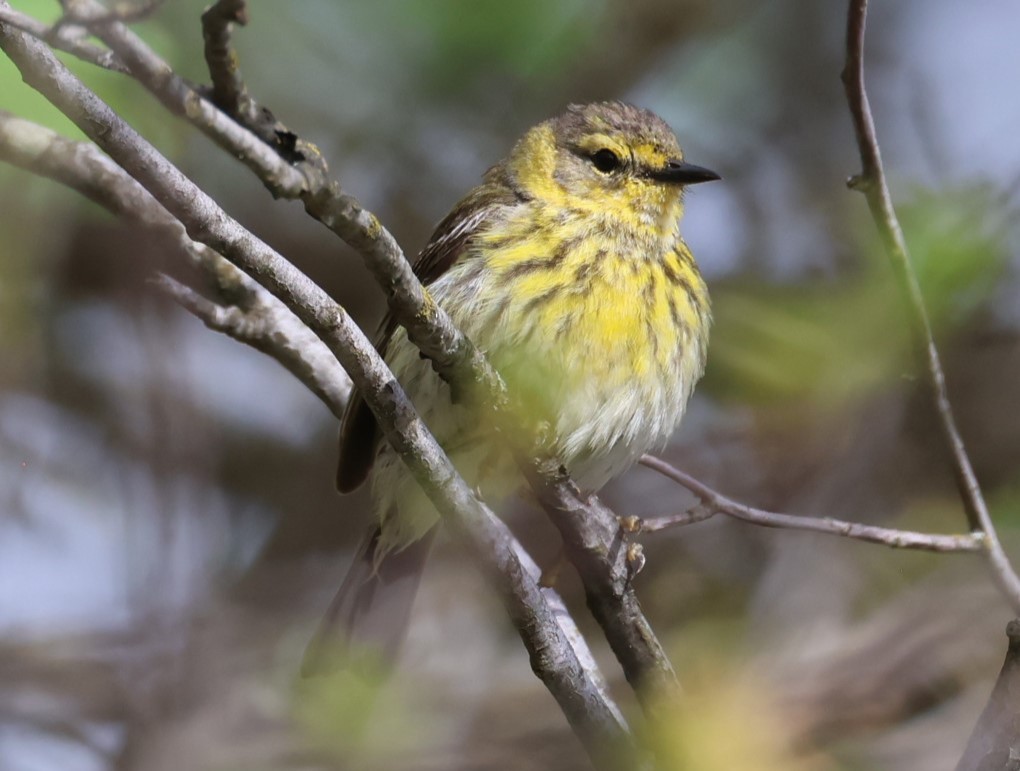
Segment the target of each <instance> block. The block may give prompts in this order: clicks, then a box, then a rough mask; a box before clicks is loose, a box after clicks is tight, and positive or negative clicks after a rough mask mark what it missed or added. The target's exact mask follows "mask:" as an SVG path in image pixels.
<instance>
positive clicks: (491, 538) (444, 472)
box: [0, 0, 631, 768]
mask: <svg viewBox="0 0 1020 771" xmlns="http://www.w3.org/2000/svg"><path fill="white" fill-rule="evenodd" d="M4 5H6V2H4V0H0V7H2V6H4ZM0 48H2V49H3V50H4V51H5V53H7V55H8V56H9V57H10V58H11V59H12V61H14V63H15V65H16V66H17V67H18V68H19V69H20V70H21V73H22V76H23V77H24V78H25V81H26V82H27V83H29V85H31V86H32V87H34V88H36V89H37V90H38V91H39V92H40V93H42V94H43V96H45V97H46V98H47V99H48V100H50V101H51V102H52V103H53V104H54V105H55V106H56V107H57V108H58V109H60V110H61V111H62V112H63V113H64V114H65V115H67V116H68V117H69V118H71V119H72V120H73V121H74V122H75V123H76V124H77V125H78V126H79V128H81V129H82V131H84V132H85V133H86V134H87V135H88V136H89V137H90V138H91V139H92V140H93V141H95V142H96V143H97V144H98V145H99V146H100V147H101V148H102V149H103V150H104V151H106V152H107V153H108V154H109V155H110V156H111V157H112V158H113V159H114V160H115V161H116V162H117V163H118V164H119V165H120V166H121V167H122V168H123V169H124V170H125V171H127V172H128V173H129V174H131V176H133V177H134V178H135V179H136V180H138V181H139V182H140V183H141V184H142V185H143V186H144V187H145V188H146V189H147V190H148V191H149V192H150V193H152V194H153V195H154V196H155V197H156V198H157V199H158V200H159V201H160V202H161V203H162V204H163V205H164V206H165V207H166V208H167V209H168V210H169V211H170V212H171V213H172V214H173V215H174V216H175V217H177V218H178V219H179V220H180V221H181V222H182V223H183V224H184V225H185V227H186V228H187V230H188V233H189V234H190V235H191V236H192V237H193V238H195V239H196V240H198V241H201V242H202V243H204V244H206V245H207V246H209V247H210V248H212V249H214V250H216V251H217V252H219V253H220V254H222V255H224V256H225V257H226V258H227V259H229V260H231V261H232V262H234V263H235V264H236V265H238V267H240V268H241V269H243V270H245V271H246V272H248V273H249V274H251V275H254V276H257V277H258V278H259V279H260V281H261V282H262V283H263V284H264V285H265V286H267V287H269V288H270V289H271V291H273V293H274V294H276V295H277V296H278V297H280V298H281V299H282V300H284V301H285V302H286V303H287V305H288V307H290V308H291V309H292V310H293V311H294V312H295V313H296V314H297V315H298V316H299V318H301V320H302V321H304V322H305V323H306V324H307V325H308V326H309V327H310V328H311V329H313V330H314V331H315V333H316V334H317V335H318V336H319V337H320V338H321V339H322V340H323V341H324V342H326V343H327V345H328V346H329V348H330V350H331V351H332V352H333V353H334V354H335V355H336V357H337V358H338V359H339V360H340V362H341V364H342V365H343V366H344V367H345V369H346V370H347V371H348V373H349V374H350V375H351V377H352V379H353V380H354V381H355V383H356V384H357V386H358V388H359V389H360V391H361V393H362V394H363V396H364V398H365V401H366V403H367V404H368V405H369V407H370V408H371V409H372V411H373V412H374V413H375V415H376V418H377V420H378V423H379V426H380V427H381V428H382V430H383V432H384V434H385V435H386V438H387V439H388V440H389V442H390V444H391V445H392V446H393V447H394V449H395V450H396V451H397V453H398V454H399V455H400V457H401V459H402V460H403V461H404V462H405V463H406V464H407V465H408V467H409V468H410V470H411V471H412V473H413V474H414V476H415V478H416V480H417V481H418V483H419V484H420V485H421V487H422V489H423V490H424V491H425V492H426V494H427V495H428V496H429V498H430V499H431V500H432V502H433V503H434V504H435V505H436V507H437V509H439V511H440V512H441V513H442V514H443V516H444V519H445V521H446V522H447V523H448V524H450V525H452V527H453V530H454V532H455V533H457V534H458V535H459V536H460V537H461V538H462V539H464V540H465V541H466V542H467V543H468V544H469V546H468V551H469V553H470V554H472V555H473V556H474V557H475V558H476V559H477V560H478V561H479V562H480V563H481V566H482V567H483V569H484V571H485V572H486V574H487V575H488V576H489V578H490V580H491V581H492V582H493V584H494V585H495V586H496V588H497V589H498V590H499V592H500V594H501V596H502V598H503V601H504V604H505V606H506V609H507V611H508V613H509V615H510V617H511V619H512V620H513V621H514V624H515V626H516V627H517V629H518V632H519V633H520V636H521V638H522V640H523V642H524V644H525V646H526V648H527V649H528V651H529V653H530V655H531V661H532V667H533V669H534V670H535V672H536V674H538V675H539V677H541V678H542V680H543V682H544V683H545V684H546V686H547V687H548V689H549V690H550V692H551V693H552V694H553V696H554V697H555V698H556V699H557V701H558V702H559V704H560V707H561V708H562V710H563V712H564V714H565V715H566V717H567V719H568V721H569V722H570V724H571V726H572V727H573V728H574V730H575V732H576V733H577V734H578V736H579V738H580V739H581V741H582V743H583V744H584V746H585V749H586V750H587V752H588V754H589V756H590V758H591V759H592V762H593V763H594V764H595V765H596V767H599V768H616V767H618V766H619V765H620V763H622V762H623V761H622V760H621V757H622V756H621V755H620V754H619V753H627V754H628V755H629V753H630V751H631V743H630V739H629V736H628V733H627V731H626V729H625V727H624V726H622V725H621V724H620V722H619V720H618V718H617V714H618V712H617V711H616V710H615V709H614V708H611V707H610V705H609V704H607V703H606V701H605V699H604V697H603V694H602V693H601V692H600V690H599V689H598V688H597V687H596V685H595V684H594V683H592V681H591V680H590V678H589V677H588V675H587V672H586V671H585V668H584V667H583V666H582V665H581V663H580V662H579V661H578V658H577V654H576V653H575V652H574V649H573V647H572V646H571V645H570V642H569V640H568V639H567V638H566V636H565V635H564V633H563V630H562V629H561V627H560V626H559V624H558V623H557V622H556V618H555V615H554V614H553V612H552V610H551V609H550V608H549V605H548V604H547V603H546V601H545V597H544V596H543V594H542V592H541V590H540V589H539V587H538V585H537V583H536V582H535V581H534V580H532V579H531V578H530V577H529V576H528V575H527V574H526V572H525V570H524V568H523V566H522V565H521V563H520V561H519V560H518V559H517V557H516V554H515V553H514V548H513V544H512V542H511V538H510V536H509V532H508V531H507V530H506V528H505V526H503V525H502V523H499V522H498V520H496V519H495V517H494V515H493V514H492V512H491V511H489V510H488V509H487V508H486V507H485V506H484V504H482V503H481V502H480V501H479V500H478V499H477V498H476V497H475V496H474V494H473V492H472V491H471V490H470V488H469V487H468V486H467V484H465V482H464V481H463V480H462V479H461V478H460V477H459V476H458V474H457V472H456V470H455V469H454V467H453V466H452V464H451V463H450V461H449V459H448V458H447V457H446V456H445V454H444V453H443V451H442V449H441V448H440V447H439V445H438V444H437V443H436V441H435V439H434V438H433V437H432V436H431V434H430V433H429V432H428V430H427V428H426V427H425V426H424V424H423V423H422V422H421V419H420V418H419V417H418V415H417V414H416V413H415V411H414V408H413V406H412V405H411V403H410V401H409V400H408V399H407V396H406V394H404V392H403V390H402V389H401V388H400V386H399V384H398V383H397V382H396V381H395V380H394V379H393V376H392V373H390V372H389V370H388V369H387V368H386V366H385V364H384V363H383V361H382V359H381V358H380V357H379V355H378V353H377V352H376V351H375V349H374V347H373V346H372V345H371V344H370V343H369V341H368V340H367V339H366V338H365V336H364V335H363V334H362V332H361V331H360V330H359V329H358V327H357V325H355V324H354V323H353V321H352V320H351V319H350V317H349V316H348V315H347V313H346V312H345V311H344V310H343V309H342V308H340V307H339V306H338V305H337V304H336V303H335V302H334V301H333V300H332V299H331V298H330V297H329V296H328V295H327V294H326V293H325V292H324V291H323V290H322V289H321V288H319V287H318V286H316V285H315V284H314V283H313V282H311V281H310V280H309V279H308V278H307V277H306V276H304V275H303V274H301V273H300V272H299V271H298V270H297V269H296V268H295V267H294V266H293V265H291V264H290V263H288V262H287V261H286V260H285V259H284V258H283V257H282V256H281V255H279V254H278V253H277V252H275V251H274V250H272V249H271V248H270V247H269V246H268V245H266V244H265V243H264V242H262V241H261V240H259V239H258V238H257V237H255V236H254V235H252V234H251V233H249V232H248V231H246V230H245V229H244V228H243V227H241V226H240V225H239V224H238V223H237V222H236V221H235V220H233V219H232V218H231V217H230V216H229V215H228V214H227V213H226V212H224V211H223V210H222V209H221V208H220V207H219V206H218V205H217V204H216V203H215V202H214V201H213V200H212V199H211V198H210V197H209V196H208V195H206V194H205V193H204V192H203V191H202V190H201V189H199V188H198V187H196V186H195V185H194V184H193V183H191V181H190V180H188V179H187V178H186V177H185V176H184V175H183V174H182V173H181V172H180V171H179V170H178V169H177V168H176V167H175V166H173V165H172V164H171V163H170V162H169V161H167V160H166V159H165V158H164V157H163V156H161V155H160V154H159V153H158V152H157V151H156V150H155V149H154V148H153V147H152V146H151V145H149V144H148V143H147V142H146V141H145V140H144V139H143V138H142V137H140V136H139V135H138V134H137V133H136V132H135V131H134V130H133V129H131V128H130V127H129V126H127V125H126V124H125V123H124V122H123V121H122V120H120V119H119V118H118V117H117V115H116V114H115V113H114V112H113V111H112V110H111V109H110V108H109V107H108V106H107V105H106V104H105V103H103V102H102V101H101V100H100V99H99V98H98V97H97V96H96V95H95V94H94V93H92V92H91V91H89V90H88V89H87V88H86V87H85V86H84V85H83V84H82V83H81V82H80V81H78V80H77V79H76V78H75V77H74V76H73V75H72V74H71V73H70V72H69V71H68V70H67V69H66V68H65V67H64V66H63V65H62V64H61V63H60V62H59V60H57V59H56V58H55V57H54V56H53V54H52V53H51V52H50V51H49V50H48V49H47V48H46V47H45V46H44V45H42V44H41V43H39V42H38V41H36V40H34V39H32V38H30V37H29V36H27V35H25V34H24V33H21V32H18V31H15V30H13V29H11V28H10V27H8V26H6V25H3V24H0Z"/></svg>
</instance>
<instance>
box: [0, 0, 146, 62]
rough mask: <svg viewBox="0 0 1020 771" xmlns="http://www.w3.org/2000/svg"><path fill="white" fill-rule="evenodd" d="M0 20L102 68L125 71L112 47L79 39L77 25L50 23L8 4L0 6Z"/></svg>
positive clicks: (59, 49)
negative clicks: (49, 24)
mask: <svg viewBox="0 0 1020 771" xmlns="http://www.w3.org/2000/svg"><path fill="white" fill-rule="evenodd" d="M0 22H3V23H4V24H10V25H11V26H12V27H14V28H15V29H20V30H21V31H22V32H27V33H28V34H29V35H31V36H32V37H35V38H38V39H39V40H43V41H45V42H46V43H48V44H49V45H51V46H53V47H54V48H56V49H57V50H58V51H65V52H66V53H69V54H72V55H73V56H77V57H78V58H79V59H81V60H82V61H84V62H88V63H89V64H94V65H96V66H97V67H102V68H103V69H104V70H112V71H113V72H121V73H126V72H127V71H128V70H127V67H125V66H124V63H123V62H122V61H121V60H120V59H119V58H118V57H117V55H116V54H115V53H113V51H110V50H109V49H107V48H103V47H102V46H97V45H96V44H95V43H89V42H86V41H84V40H81V39H80V29H79V30H77V31H76V30H75V29H73V28H72V27H71V26H69V25H61V26H57V25H54V26H52V27H50V26H47V25H46V24H43V23H42V22H41V21H39V20H38V19H34V18H32V17H31V16H29V15H28V14H25V13H21V12H20V11H16V10H14V9H13V8H10V7H7V6H4V7H0Z"/></svg>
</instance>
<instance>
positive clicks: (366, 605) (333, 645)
mask: <svg viewBox="0 0 1020 771" xmlns="http://www.w3.org/2000/svg"><path fill="white" fill-rule="evenodd" d="M435 531H436V529H435V528H432V530H430V531H429V532H428V533H427V534H426V535H425V537H424V538H422V539H420V540H418V541H415V542H414V543H412V544H410V545H409V546H406V547H404V548H403V549H401V550H400V551H394V552H390V553H388V554H385V555H383V556H382V557H381V558H380V557H379V556H378V548H379V535H380V530H379V526H378V525H373V526H372V527H371V528H369V530H368V532H367V533H366V534H365V537H364V538H363V539H362V541H361V545H360V546H359V547H358V551H357V552H356V554H355V557H354V562H353V563H352V564H351V567H350V569H349V570H348V571H347V576H346V577H345V578H344V582H343V584H341V586H340V589H339V591H338V592H337V593H336V597H334V598H333V602H332V603H330V606H329V609H328V610H327V611H326V615H325V616H323V618H322V621H320V622H319V626H318V628H317V629H316V630H315V635H314V636H313V637H312V640H311V642H310V643H309V644H308V648H307V649H306V650H305V656H304V660H303V661H302V662H301V674H302V676H304V677H309V676H312V675H316V674H323V673H325V672H327V671H329V670H330V669H332V666H333V665H335V664H336V663H337V662H339V661H342V660H350V658H351V657H354V658H357V657H359V656H360V655H366V654H367V655H370V656H371V657H372V658H373V659H374V660H375V662H376V663H377V664H381V665H382V666H383V667H386V666H387V665H389V664H392V662H393V661H394V660H395V659H396V657H397V653H398V651H399V650H400V644H401V643H402V642H403V640H404V636H405V635H406V633H407V626H408V621H409V619H410V615H411V605H412V604H413V603H414V597H415V595H416V594H417V593H418V584H419V583H420V582H421V575H422V571H423V570H424V568H425V560H426V559H427V558H428V556H429V551H430V550H431V548H432V539H433V537H434V536H435Z"/></svg>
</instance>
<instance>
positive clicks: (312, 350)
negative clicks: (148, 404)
mask: <svg viewBox="0 0 1020 771" xmlns="http://www.w3.org/2000/svg"><path fill="white" fill-rule="evenodd" d="M0 160H3V161H6V162H8V163H10V164H12V165H14V166H18V167H20V168H23V169H25V170H27V171H30V172H32V173H34V174H38V175H40V176H43V177H47V178H49V179H53V180H56V181H58V182H61V183H62V184H64V185H67V186H68V187H70V188H71V189H73V190H76V191H77V192H79V193H81V194H82V195H83V196H85V197H86V198H88V199H89V200H91V201H93V202H95V203H97V204H99V205H100V206H102V207H103V208H104V209H106V210H108V211H109V212H111V213H112V214H115V215H117V216H119V217H122V218H124V219H127V220H129V221H132V222H135V223H138V224H141V225H144V226H146V227H148V228H150V230H151V231H152V232H153V233H155V234H156V235H158V236H159V237H160V238H161V239H162V240H163V241H164V242H166V243H167V245H168V246H169V247H170V248H171V249H176V250H179V251H180V252H181V253H182V254H183V255H184V256H185V257H186V258H187V260H188V261H189V262H190V263H191V264H192V265H193V266H195V267H196V268H198V269H199V270H200V271H202V272H203V273H204V275H205V276H206V277H207V279H208V283H209V285H210V286H211V288H212V290H213V291H214V292H215V293H216V294H217V295H218V297H219V299H222V300H223V302H224V303H225V304H219V303H216V302H213V301H211V300H209V299H207V298H204V297H202V296H200V295H198V293H196V292H194V290H191V289H188V288H187V287H184V286H183V285H180V284H178V283H176V282H174V283H173V285H168V284H166V283H164V284H163V285H162V286H163V289H164V291H167V292H168V294H170V295H171V296H172V297H173V298H174V299H175V300H177V301H178V302H180V303H181V304H183V305H185V307H187V309H188V310H189V311H191V312H192V313H193V314H195V315H196V316H198V317H199V318H201V319H202V320H203V321H204V322H205V323H206V324H207V325H208V326H210V327H212V328H214V329H216V330H217V331H220V332H224V333H226V334H229V335H230V336H231V337H233V338H234V339H236V340H239V341H240V342H244V343H247V344H248V345H251V346H252V347H254V348H256V349H258V350H260V351H262V352H263V353H267V354H269V355H270V356H272V357H273V358H275V359H276V360H277V361H278V362H279V363H280V364H282V365H283V366H284V367H285V368H286V369H287V370H288V371H289V372H291V374H293V375H294V376H295V377H297V378H298V380H300V381H301V382H302V383H304V384H305V386H307V387H308V388H309V389H310V390H311V391H312V392H313V393H314V394H316V395H317V396H318V397H319V398H320V399H322V401H323V402H324V403H325V404H326V406H327V407H329V408H330V410H332V411H333V413H334V414H335V415H337V416H338V417H339V416H340V415H342V414H343V410H344V406H345V405H346V403H347V397H348V395H349V394H350V391H351V379H350V378H349V377H348V376H347V373H346V372H344V370H343V368H342V367H341V366H340V364H339V363H338V362H337V360H336V358H335V357H334V356H333V354H331V353H330V352H329V349H328V348H326V346H325V344H324V343H323V342H322V341H321V340H319V338H317V337H316V336H315V335H314V334H313V333H312V331H311V330H310V329H308V327H307V326H305V325H304V324H303V323H301V321H300V319H298V318H297V316H295V315H294V314H293V313H292V312H291V311H289V310H288V309H287V307H286V306H285V305H284V304H283V303H281V302H280V301H279V300H277V299H276V298H275V297H273V296H272V295H271V294H270V293H269V292H267V291H266V290H265V289H264V288H262V287H261V286H259V285H258V284H257V283H256V282H255V281H253V280H252V279H251V278H249V277H248V276H247V275H245V274H244V273H242V272H241V271H239V270H238V269H237V268H235V267H234V266H233V265H231V264H230V263H229V262H227V261H226V260H225V259H223V257H221V256H220V255H219V254H216V253H215V252H213V251H212V250H211V249H209V248H208V247H207V246H205V245H203V244H200V243H197V242H195V241H192V240H191V239H190V238H188V236H187V234H186V233H185V232H184V227H183V225H181V223H180V222H179V221H178V220H176V219H175V218H174V217H173V216H172V215H171V214H170V213H169V212H168V211H167V210H166V209H164V208H163V206H162V205H161V204H160V203H159V201H157V200H156V199H155V198H153V197H152V196H151V195H150V194H149V192H148V191H147V190H146V189H145V188H143V187H142V186H141V185H139V184H138V183H137V182H136V181H135V180H133V179H132V178H131V177H129V176H128V175H127V174H126V173H125V172H124V170H123V169H121V168H120V167H119V166H117V164H115V163H114V162H113V161H111V160H110V159H109V158H108V157H106V156H105V155H103V154H102V153H101V152H100V151H99V149H98V148H97V147H96V146H95V145H93V144H90V143H87V142H76V141H72V140H69V139H66V138H65V137H62V136H60V135H58V134H57V133H55V132H53V131H51V130H50V129H47V128H44V127H43V126H39V125H37V124H35V123H31V122H30V121H26V120H23V119H21V118H17V117H15V116H13V115H11V114H10V113H7V112H5V111H3V110H0Z"/></svg>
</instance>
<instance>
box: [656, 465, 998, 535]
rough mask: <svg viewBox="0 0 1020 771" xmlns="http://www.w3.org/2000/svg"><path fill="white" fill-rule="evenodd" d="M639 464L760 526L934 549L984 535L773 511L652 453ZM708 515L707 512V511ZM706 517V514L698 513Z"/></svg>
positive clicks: (662, 523)
mask: <svg viewBox="0 0 1020 771" xmlns="http://www.w3.org/2000/svg"><path fill="white" fill-rule="evenodd" d="M639 463H641V465H642V466H647V467H648V468H650V469H653V470H655V471H658V472H659V473H660V474H662V475H663V476H666V477H668V478H669V479H672V480H673V481H674V482H677V483H678V484H680V485H682V486H683V487H685V488H687V489H688V490H690V491H691V492H692V493H694V494H695V495H696V496H697V497H698V499H699V500H701V501H702V503H703V504H704V505H705V506H706V507H707V508H708V510H709V512H718V513H720V514H726V515H728V516H731V517H735V518H736V519H740V520H743V521H744V522H750V523H751V524H752V525H761V526H762V527H781V528H786V529H788V530H809V531H811V532H813V533H825V534H827V535H841V536H844V537H846V538H855V539H857V540H859V541H867V542H869V543H880V544H884V545H885V546H892V547H893V548H895V549H917V550H920V551H934V552H979V551H981V550H982V544H983V542H984V536H983V535H982V534H980V533H968V534H964V535H942V534H939V533H917V532H914V531H911V530H896V529H893V528H888V527H877V526H875V525H864V524H861V523H859V522H847V521H845V520H842V519H833V518H832V517H818V518H815V517H804V516H796V515H794V514H781V513H779V512H775V511H765V510H764V509H756V508H754V507H752V506H747V505H745V504H742V503H737V502H736V501H734V500H733V499H732V498H727V497H726V496H725V495H723V494H722V493H719V492H716V491H715V490H713V489H712V488H711V487H709V486H708V485H706V484H705V483H704V482H700V481H698V480H697V479H695V478H694V477H692V476H691V475H690V474H686V473H684V472H683V471H681V470H680V469H678V468H677V467H676V466H673V465H672V464H670V463H668V462H666V461H664V460H663V459H662V458H657V457H655V456H654V455H642V456H641V460H640V461H639ZM709 516H710V514H709ZM699 518H700V519H707V516H706V517H699ZM690 521H698V519H693V520H689V521H685V520H683V519H681V520H679V521H674V520H673V518H671V517H661V518H656V519H649V520H643V521H642V522H641V525H640V529H641V530H662V529H664V528H665V527H669V526H671V525H674V524H689V523H690Z"/></svg>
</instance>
